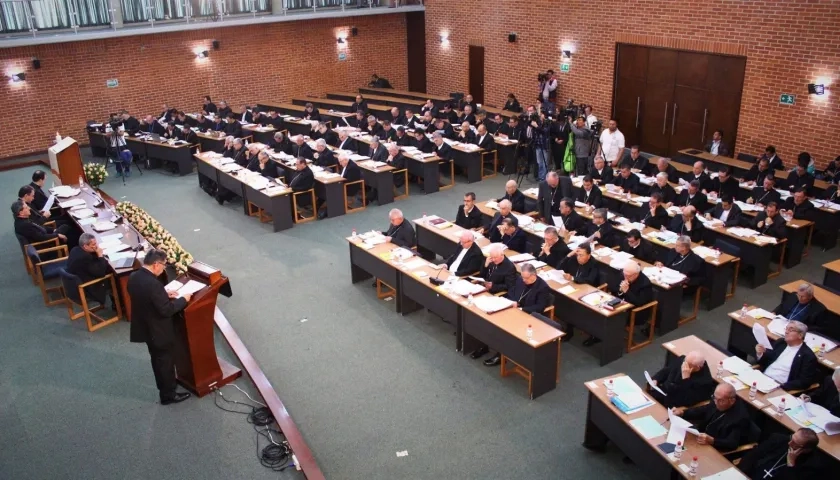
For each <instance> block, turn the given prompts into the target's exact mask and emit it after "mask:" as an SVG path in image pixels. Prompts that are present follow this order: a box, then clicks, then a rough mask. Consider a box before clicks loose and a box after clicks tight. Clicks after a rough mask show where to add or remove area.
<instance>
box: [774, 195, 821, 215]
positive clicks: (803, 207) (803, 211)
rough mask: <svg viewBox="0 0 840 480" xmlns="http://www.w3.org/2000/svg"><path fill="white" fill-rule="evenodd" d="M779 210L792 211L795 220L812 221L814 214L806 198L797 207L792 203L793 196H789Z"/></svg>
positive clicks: (812, 206)
mask: <svg viewBox="0 0 840 480" xmlns="http://www.w3.org/2000/svg"><path fill="white" fill-rule="evenodd" d="M779 208H781V209H783V210H790V211H792V212H793V218H795V219H797V220H813V219H814V214H815V213H816V210H815V209H814V204H813V203H811V201H810V200H808V199H807V198H806V199H805V201H804V202H802V203H800V204H799V205H797V204H795V203H794V202H793V195H791V196H789V197H788V198H787V200H785V202H784V203H783V204H782V205H781V207H779Z"/></svg>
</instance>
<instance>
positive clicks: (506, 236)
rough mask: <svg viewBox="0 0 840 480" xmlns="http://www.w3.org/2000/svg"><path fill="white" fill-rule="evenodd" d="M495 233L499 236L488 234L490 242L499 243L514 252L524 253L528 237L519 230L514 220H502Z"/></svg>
mask: <svg viewBox="0 0 840 480" xmlns="http://www.w3.org/2000/svg"><path fill="white" fill-rule="evenodd" d="M497 232H498V233H499V234H500V235H496V234H494V233H493V232H490V235H489V237H488V238H490V241H494V242H495V241H498V242H501V243H503V244H504V245H505V246H506V247H507V248H509V249H511V250H513V251H514V252H517V253H525V247H526V244H527V242H528V236H527V235H525V232H524V231H523V230H522V229H520V228H519V224H518V222H517V221H516V219H515V218H506V219H504V220H502V224H501V225H499V228H498V230H497ZM494 239H495V240H494Z"/></svg>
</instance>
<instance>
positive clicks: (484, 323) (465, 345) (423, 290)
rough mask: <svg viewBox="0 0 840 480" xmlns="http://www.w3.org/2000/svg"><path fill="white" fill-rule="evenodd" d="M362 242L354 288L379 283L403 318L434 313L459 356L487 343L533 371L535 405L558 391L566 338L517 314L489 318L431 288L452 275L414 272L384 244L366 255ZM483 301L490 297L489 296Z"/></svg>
mask: <svg viewBox="0 0 840 480" xmlns="http://www.w3.org/2000/svg"><path fill="white" fill-rule="evenodd" d="M360 240H361V239H359V238H352V237H348V238H347V241H348V243H349V246H350V268H351V280H352V282H353V283H358V282H362V281H365V280H369V279H370V278H373V277H376V278H378V279H380V280H382V281H384V282H385V283H386V284H388V285H389V286H391V287H392V288H394V290H395V291H396V294H395V297H396V306H397V312H398V313H401V314H402V315H407V314H409V313H412V312H415V311H417V310H420V309H423V308H428V309H429V310H431V311H432V312H434V313H436V314H438V315H440V316H441V317H442V318H444V319H445V320H448V321H450V322H451V323H454V324H455V325H456V350H460V351H461V352H462V353H466V352H469V351H472V350H474V349H476V348H477V347H478V342H482V343H486V344H487V345H488V346H489V347H490V348H493V349H494V350H496V351H498V352H499V353H501V354H503V355H505V356H506V357H508V358H510V359H511V360H513V361H514V362H516V363H517V364H519V365H521V366H522V367H524V368H526V369H528V370H529V371H530V372H531V374H532V381H531V385H530V391H529V396H530V398H531V399H534V398H536V397H538V396H540V395H542V394H544V393H546V392H548V391H551V390H553V389H554V388H555V385H556V379H557V378H558V376H557V372H558V370H557V367H558V359H559V354H560V338H561V337H562V336H563V332H561V331H559V330H557V329H555V328H554V327H552V326H550V325H548V324H545V323H543V322H542V321H540V320H538V319H536V318H534V317H532V316H531V315H528V314H527V313H524V312H522V311H521V310H518V309H514V308H508V309H505V310H503V311H500V312H496V313H492V314H487V313H485V312H483V311H481V310H479V309H477V308H476V307H475V306H474V305H469V304H468V300H467V299H465V298H463V297H461V296H459V295H456V294H453V293H451V292H447V291H446V290H445V289H443V288H441V287H439V286H435V285H432V284H431V283H430V282H429V278H430V277H433V276H438V274H440V275H439V276H438V278H441V279H446V278H449V276H450V275H451V274H450V272H448V271H440V270H436V269H434V268H432V265H431V264H426V265H424V266H422V267H420V268H416V269H412V270H409V269H408V268H407V267H406V266H405V265H406V263H405V262H398V261H394V260H392V259H391V258H390V252H391V250H393V249H395V248H396V246H395V245H393V244H391V243H384V244H380V245H376V246H374V247H373V248H371V249H370V250H366V249H364V248H362V247H360V246H359V243H360ZM413 258H415V257H413ZM413 258H412V259H410V260H409V262H410V261H412V260H413ZM421 271H422V272H424V273H425V274H426V275H425V276H422V277H421V276H418V275H417V272H421ZM480 295H490V294H489V293H486V292H485V293H483V294H480ZM453 316H454V318H453ZM528 325H531V326H532V329H533V337H532V339H533V340H532V341H529V340H528V338H527V336H526V330H527V326H528Z"/></svg>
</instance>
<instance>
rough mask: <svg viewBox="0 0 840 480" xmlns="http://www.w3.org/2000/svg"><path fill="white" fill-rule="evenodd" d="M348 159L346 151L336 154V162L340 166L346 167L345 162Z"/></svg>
mask: <svg viewBox="0 0 840 480" xmlns="http://www.w3.org/2000/svg"><path fill="white" fill-rule="evenodd" d="M349 161H350V155H347V154H346V153H342V154H341V155H339V156H338V163H339V165H341V166H342V167H346V166H347V162H349Z"/></svg>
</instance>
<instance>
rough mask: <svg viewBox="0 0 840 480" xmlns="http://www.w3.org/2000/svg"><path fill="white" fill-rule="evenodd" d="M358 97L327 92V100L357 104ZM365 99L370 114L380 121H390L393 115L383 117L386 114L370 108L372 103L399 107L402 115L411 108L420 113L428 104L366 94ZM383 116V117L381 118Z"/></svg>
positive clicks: (423, 101) (350, 93) (351, 94)
mask: <svg viewBox="0 0 840 480" xmlns="http://www.w3.org/2000/svg"><path fill="white" fill-rule="evenodd" d="M356 95H358V93H354V92H327V98H329V99H333V100H344V101H346V102H355V101H356ZM364 98H365V100H366V101H367V102H369V103H368V110H370V113H374V112H376V113H377V117H378V118H379V119H380V120H384V119H386V118H387V119H390V118H391V114H390V113H388V115H387V116H384V115H382V113H384V112H380V111H375V110H373V109H372V108H370V106H371V103H373V104H376V105H378V106H383V105H384V106H387V107H389V108H390V107H397V108H399V109H400V114H402V113H404V112H403V110H405V109H406V108H410V109H411V110H412V111H413V112H414V113H418V112H420V107H422V106H423V104H424V103H425V102H426V101H425V100H412V99H410V98H400V97H393V96H385V95H368V94H364ZM380 115H382V116H380Z"/></svg>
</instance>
